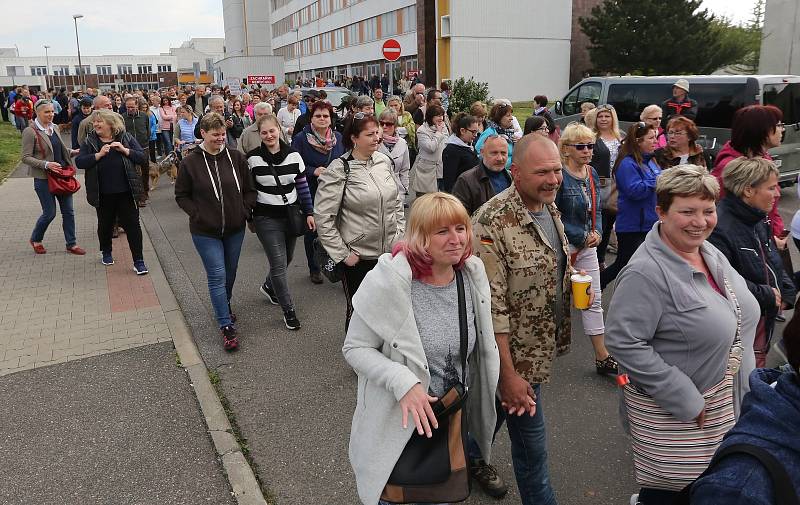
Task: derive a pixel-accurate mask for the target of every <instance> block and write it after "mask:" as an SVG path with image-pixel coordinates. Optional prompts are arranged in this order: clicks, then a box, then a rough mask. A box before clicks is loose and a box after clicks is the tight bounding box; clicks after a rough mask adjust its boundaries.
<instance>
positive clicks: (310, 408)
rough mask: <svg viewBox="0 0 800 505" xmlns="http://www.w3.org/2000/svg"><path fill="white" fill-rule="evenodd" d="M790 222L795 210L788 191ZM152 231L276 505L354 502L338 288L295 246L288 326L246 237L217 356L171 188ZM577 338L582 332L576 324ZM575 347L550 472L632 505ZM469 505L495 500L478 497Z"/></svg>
mask: <svg viewBox="0 0 800 505" xmlns="http://www.w3.org/2000/svg"><path fill="white" fill-rule="evenodd" d="M784 193H785V195H787V197H786V198H785V199H784V201H783V203H782V208H784V211H785V215H786V216H787V218H790V216H791V213H790V212H789V211H788V209H789V208H792V209H794V208H797V198H796V196H795V197H792V194H793V190H785V192H784ZM143 219H144V222H145V225H146V227H147V230H148V233H149V235H150V237H151V239H152V241H153V243H154V248H155V250H156V252H157V253H158V256H159V258H160V260H161V262H162V265H163V267H164V270H165V271H166V273H167V277H168V279H169V281H170V283H171V285H172V286H173V290H174V291H175V292H176V295H177V297H178V299H179V302H180V304H181V306H182V308H183V310H184V312H185V314H186V319H187V320H188V321H189V323H190V325H191V326H192V331H193V333H194V335H195V338H196V340H197V341H198V347H199V348H200V349H201V352H202V353H203V356H204V358H205V360H206V362H207V364H208V365H209V367H215V368H217V370H218V371H219V372H220V376H221V377H222V386H223V390H224V392H225V394H226V395H227V397H228V399H229V400H230V402H231V405H232V408H233V410H234V412H235V414H236V419H237V422H238V424H239V426H240V427H241V429H242V431H243V434H244V436H245V437H246V438H247V440H248V445H249V447H250V449H251V451H252V452H251V453H252V456H253V458H254V459H255V462H256V463H257V472H258V474H259V476H260V477H261V479H262V480H263V481H264V482H265V483H266V485H267V486H268V487H269V488H270V489H271V490H272V491H273V492H274V494H275V497H276V499H277V503H279V504H295V503H326V504H336V505H338V504H353V503H358V500H357V495H356V493H355V486H354V481H353V475H352V471H351V469H350V466H349V463H348V459H347V443H348V437H349V431H350V430H349V428H350V418H351V414H352V410H353V408H354V403H355V402H354V398H355V384H356V382H355V375H354V374H353V373H352V371H351V370H350V369H349V367H348V366H347V364H346V363H345V362H344V360H343V358H342V355H341V351H340V349H341V344H342V340H343V327H344V323H343V321H344V317H343V316H344V297H343V295H342V293H341V290H340V289H339V288H340V286H339V285H335V286H334V285H331V284H327V283H326V284H325V285H322V286H315V285H312V284H311V282H310V281H309V280H308V276H307V269H306V267H305V256H304V253H303V249H302V244H298V247H297V250H296V253H295V254H296V256H295V258H296V261H295V262H294V263H293V264H292V265H291V266H290V268H289V278H290V286H291V290H292V295H293V296H294V299H295V301H296V304H297V310H298V317H299V318H300V320H301V322H302V324H303V328H302V330H300V331H299V332H290V331H287V330H285V329H284V326H283V324H282V321H281V312H280V309H279V308H278V307H276V306H273V305H270V304H269V303H268V302H267V301H266V300H264V299H263V297H262V295H260V294H259V292H258V287H259V285H260V284H261V282H263V277H264V275H265V272H266V259H265V256H264V253H263V250H262V249H261V246H260V244H259V242H258V240H257V239H256V237H255V236H254V235H252V234H248V235H247V237H246V239H245V244H244V248H243V251H242V258H241V262H240V267H239V276H238V280H237V284H236V288H235V291H234V302H233V306H234V310H235V311H236V312H237V315H238V317H239V321H240V322H239V323H238V326H239V328H240V331H241V334H242V337H241V340H242V348H241V349H240V351H238V352H237V353H235V354H226V353H225V352H224V351H222V348H221V345H220V342H219V336H218V331H217V330H216V325H215V322H214V320H213V317H212V311H211V307H210V303H209V301H208V294H207V289H206V284H205V283H206V281H205V275H204V272H203V268H202V265H201V263H200V260H199V257H198V256H197V254H196V253H195V251H194V248H193V246H192V243H191V239H190V236H189V234H188V223H187V218H186V217H185V216H184V215H183V214H182V213H181V212H180V210H179V209H178V208H177V206H176V204H175V202H174V198H173V194H172V188H171V186H170V185H169V181H165V180H163V179H162V181H161V185H160V188H159V189H158V190H157V191H155V192H154V193H153V195H152V202H151V205H150V206H149V207H148V209H147V210H146V211H145V212H144V213H143ZM578 331H580V330H579V325H578ZM573 342H574V345H573V351H572V352H571V353H570V354H569V355H567V356H565V357H563V358H561V359H559V360H557V362H556V365H555V372H554V380H553V383H552V384H551V385H549V386H547V387H546V388H545V389H544V393H543V401H542V403H541V405H543V407H544V409H545V412H546V419H547V425H548V430H549V432H548V443H549V448H550V449H549V453H550V458H551V462H550V463H551V475H552V478H553V481H554V485H555V489H556V493H557V496H558V499H559V502H560V503H568V504H572V505H589V504H604V505H605V504H615V503H616V504H623V503H625V504H627V503H628V498H629V496H630V494H631V493H632V492H633V491H634V490H635V489H636V485H635V482H634V479H633V472H632V460H631V454H630V450H629V443H628V440H627V438H626V437H625V435H624V434H623V432H622V430H621V428H620V424H619V421H618V416H617V399H618V396H617V390H616V387H615V386H614V385H613V383H612V381H611V380H609V379H607V378H603V377H599V376H597V375H596V374H595V373H594V368H593V361H592V359H593V356H592V351H591V345H590V343H589V342H588V340H587V339H585V338H584V337H582V336H577V337H576V336H573ZM495 463H496V464H497V466H498V468H499V471H500V473H501V475H502V476H503V477H504V478H505V479H506V481H507V482H509V483H510V484H511V486H510V487H511V488H512V491H511V493H510V494H509V496H508V497H507V498H506V499H505V500H503V502H502V503H508V504H515V503H519V496H518V494H517V492H516V485H515V484H514V478H513V470H512V468H511V458H510V453H509V443H508V437H507V434H506V432H505V430H503V431H501V433H500V434H499V436H498V442H497V444H496V446H495ZM467 503H470V504H491V503H497V502H496V501H495V500H493V499H491V498H489V497H487V496H486V495H484V494H483V493H482V492H480V491H479V490H476V491H475V493H473V496H472V497H471V498H470V499H469V500H468V501H467Z"/></svg>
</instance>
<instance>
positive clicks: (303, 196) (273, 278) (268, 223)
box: [247, 114, 316, 330]
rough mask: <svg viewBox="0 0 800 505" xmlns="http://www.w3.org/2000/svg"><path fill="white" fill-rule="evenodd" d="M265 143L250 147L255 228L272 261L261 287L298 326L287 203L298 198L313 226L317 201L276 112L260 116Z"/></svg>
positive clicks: (293, 327) (294, 326) (288, 320)
mask: <svg viewBox="0 0 800 505" xmlns="http://www.w3.org/2000/svg"><path fill="white" fill-rule="evenodd" d="M256 124H257V126H258V133H259V135H260V136H261V145H260V146H258V147H257V148H255V149H253V150H252V151H250V152H248V153H247V163H248V165H249V166H250V173H251V176H252V178H253V182H254V186H255V188H256V190H257V191H258V200H257V203H256V206H255V208H254V209H253V226H252V227H251V230H252V231H255V233H256V235H258V239H259V240H260V241H261V245H262V246H263V247H264V252H266V253H267V261H269V272H268V273H267V278H266V280H265V281H264V284H262V285H261V288H260V291H261V293H262V294H263V295H264V296H265V297H267V299H268V300H269V301H270V303H272V304H273V305H280V306H281V308H282V309H283V322H284V324H285V325H286V328H288V329H290V330H299V329H300V321H299V320H298V319H297V314H296V312H295V306H294V302H293V301H292V297H291V295H290V294H289V283H288V279H287V275H286V269H287V267H288V266H289V264H290V263H291V262H292V256H293V254H294V248H295V247H294V246H295V241H296V240H297V236H296V235H295V234H294V233H292V232H291V231H290V230H289V227H288V218H287V216H288V207H287V206H288V205H291V204H294V203H296V202H298V201H299V202H300V206H301V208H302V209H303V212H304V213H305V215H306V224H307V225H308V228H309V229H310V230H311V231H314V230H315V229H316V225H315V224H314V207H313V204H312V203H311V192H310V191H309V189H308V182H307V181H306V175H305V172H306V167H305V164H304V163H303V158H302V157H301V156H300V153H298V152H297V151H295V150H294V149H292V148H291V147H290V146H289V145H288V144H286V143H285V142H284V141H283V140H281V125H280V122H279V121H278V118H276V117H275V116H274V115H272V114H268V115H266V116H263V117H261V118H259V119H258V121H257V122H256Z"/></svg>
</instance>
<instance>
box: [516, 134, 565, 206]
mask: <svg viewBox="0 0 800 505" xmlns="http://www.w3.org/2000/svg"><path fill="white" fill-rule="evenodd" d="M511 175H512V177H513V178H514V185H515V186H516V188H517V191H518V192H519V194H520V196H521V197H522V201H523V202H525V205H526V206H527V207H528V209H530V210H532V211H539V210H541V209H542V206H543V205H547V204H551V203H553V202H554V201H555V199H556V193H557V192H558V188H559V187H561V181H562V180H563V176H562V174H561V154H560V153H559V152H558V147H556V145H555V144H554V143H553V141H552V140H550V139H549V138H547V137H544V136H542V135H537V134H535V133H529V134H528V135H525V136H524V137H522V138H521V139H520V140H519V142H517V143H516V144H515V145H514V158H513V162H512V163H511Z"/></svg>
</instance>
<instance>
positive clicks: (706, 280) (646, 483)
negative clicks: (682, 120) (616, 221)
mask: <svg viewBox="0 0 800 505" xmlns="http://www.w3.org/2000/svg"><path fill="white" fill-rule="evenodd" d="M718 197H719V184H718V183H717V181H716V180H715V178H714V177H713V176H712V175H710V174H708V172H707V171H706V169H705V168H703V167H698V166H696V165H681V166H677V167H673V168H670V169H667V170H665V171H664V172H663V173H662V174H661V176H660V177H659V179H658V182H657V185H656V198H657V205H658V206H657V208H656V210H657V212H658V218H659V221H658V222H657V223H655V224H654V225H653V228H652V229H651V230H650V232H649V233H648V234H647V237H646V238H645V241H644V243H643V244H642V245H641V246H640V247H639V249H638V250H637V251H636V253H634V255H633V257H632V258H631V260H630V262H629V263H628V265H627V267H626V268H625V269H624V270H623V271H622V272H621V273H620V275H619V277H618V279H617V284H616V286H615V289H614V294H613V297H612V299H611V306H610V307H609V310H608V318H607V320H606V346H607V347H608V350H609V351H610V352H611V353H612V354H613V355H614V357H615V358H616V360H617V362H618V363H619V371H620V373H621V374H622V375H621V377H623V378H624V377H627V378H628V379H629V381H630V383H629V384H627V385H625V384H624V383H625V380H622V381H621V383H622V384H623V396H624V402H625V408H626V409H625V410H626V413H627V415H626V419H625V421H627V422H623V424H626V425H627V427H628V428H629V429H630V434H631V440H632V444H633V460H634V468H635V471H636V481H637V482H638V483H639V484H640V485H641V486H642V488H641V491H640V492H639V494H638V496H637V495H634V498H633V499H631V503H640V504H644V505H653V504H657V505H660V504H668V503H672V500H673V498H674V497H675V494H676V493H677V491H679V490H680V489H682V488H683V487H684V486H685V485H686V484H688V483H689V482H691V481H692V480H694V479H695V478H697V476H699V475H700V473H702V472H703V470H705V468H706V467H707V466H708V463H709V462H710V460H711V457H712V456H713V454H714V451H716V449H717V447H718V446H719V444H720V442H722V437H723V436H724V435H725V433H727V431H728V430H729V429H730V428H731V427H733V425H734V422H735V415H736V414H738V409H739V406H740V405H741V401H742V396H743V395H744V393H745V392H746V391H747V390H748V382H747V377H748V375H749V373H750V372H751V371H752V370H753V368H754V367H755V356H754V353H753V339H754V336H755V329H756V324H757V323H758V318H759V314H760V309H759V306H758V302H756V299H755V298H754V297H753V295H752V294H750V291H749V290H748V288H747V282H746V281H745V280H744V278H742V276H741V275H739V274H738V273H737V272H736V270H735V269H734V268H733V267H732V266H731V264H730V263H729V262H728V260H727V259H726V257H725V255H724V254H723V253H722V252H720V250H719V249H717V248H716V247H714V246H713V245H712V244H711V243H709V242H708V241H707V239H708V237H709V235H710V234H711V232H712V231H713V230H714V227H715V226H716V224H717V214H716V206H715V201H716V199H717V198H718ZM637 500H638V501H637Z"/></svg>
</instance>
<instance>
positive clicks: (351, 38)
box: [347, 23, 361, 46]
mask: <svg viewBox="0 0 800 505" xmlns="http://www.w3.org/2000/svg"><path fill="white" fill-rule="evenodd" d="M360 43H361V37H360V36H359V33H358V23H355V24H352V25H350V26H348V27H347V45H348V46H354V45H356V44H360Z"/></svg>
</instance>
